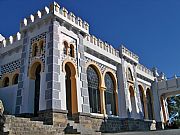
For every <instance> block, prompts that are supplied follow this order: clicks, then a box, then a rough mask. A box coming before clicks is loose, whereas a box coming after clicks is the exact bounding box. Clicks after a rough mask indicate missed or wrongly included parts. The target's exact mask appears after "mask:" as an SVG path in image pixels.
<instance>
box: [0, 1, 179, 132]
mask: <svg viewBox="0 0 180 135" xmlns="http://www.w3.org/2000/svg"><path fill="white" fill-rule="evenodd" d="M0 67H1V68H0V69H1V70H0V75H1V79H0V99H1V100H2V101H3V103H4V106H5V111H6V113H9V114H13V115H21V116H35V117H39V118H40V119H42V120H44V121H45V122H47V123H49V124H52V123H53V124H54V123H55V122H58V118H59V119H69V118H71V119H74V120H75V119H77V118H78V120H79V121H80V122H81V123H83V122H84V123H86V122H85V121H86V120H85V118H84V117H86V118H87V117H88V118H89V119H91V122H92V123H91V124H92V125H93V123H94V121H96V122H97V123H98V122H99V123H100V122H102V121H103V120H104V119H107V120H111V122H112V123H113V121H114V122H116V123H117V121H127V122H128V124H129V126H130V125H131V124H130V123H133V122H134V121H141V122H143V123H144V125H145V123H150V124H147V127H149V128H151V129H155V127H153V125H156V128H163V123H164V122H166V121H167V120H168V111H167V106H166V103H165V102H166V101H165V99H166V97H167V96H168V95H170V94H171V95H172V94H175V92H178V91H177V90H178V88H179V85H180V83H178V82H179V81H180V80H179V79H177V78H176V79H175V80H170V81H167V80H166V79H165V78H163V75H158V74H157V73H156V70H155V69H154V73H153V71H151V70H150V69H147V68H146V67H144V66H143V65H141V64H140V62H139V57H138V56H137V55H136V54H134V53H132V52H131V51H129V50H128V49H127V48H125V47H124V46H121V47H120V48H119V49H118V50H117V49H115V48H113V46H112V45H109V44H107V43H106V42H103V41H101V40H100V39H98V38H96V37H95V36H93V35H90V33H89V25H88V23H87V22H85V21H83V20H81V18H79V17H76V16H75V15H74V14H73V13H71V12H70V13H69V12H68V11H67V10H66V9H65V8H64V7H62V8H61V7H60V5H59V4H58V3H56V2H54V3H53V4H51V5H50V6H49V7H45V9H43V10H39V11H38V12H37V13H36V14H31V15H30V16H29V17H28V18H24V20H23V21H21V25H20V31H19V32H18V33H17V34H15V35H13V36H10V37H9V38H6V39H4V38H3V37H2V36H0ZM166 84H168V85H166ZM175 87H176V89H174V88H175ZM169 88H171V89H172V90H171V92H172V93H169ZM166 90H167V91H166ZM173 90H174V91H175V92H174V91H173ZM54 114H56V115H54ZM62 116H65V117H63V118H62ZM66 116H67V117H66ZM112 123H111V124H112ZM142 125H143V124H142V123H141V124H139V129H141V128H142V129H143V128H144V127H142ZM114 126H119V125H117V124H114ZM131 127H132V128H133V126H132V125H131ZM96 128H97V129H96V130H100V127H98V126H97V127H96ZM105 130H107V131H108V130H110V129H108V128H107V129H105Z"/></svg>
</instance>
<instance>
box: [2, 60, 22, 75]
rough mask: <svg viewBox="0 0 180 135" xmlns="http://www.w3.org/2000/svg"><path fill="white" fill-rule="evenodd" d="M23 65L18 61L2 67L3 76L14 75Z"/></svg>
mask: <svg viewBox="0 0 180 135" xmlns="http://www.w3.org/2000/svg"><path fill="white" fill-rule="evenodd" d="M20 65H21V60H20V59H19V60H16V61H12V62H10V63H8V64H5V65H2V66H1V74H2V75H3V74H6V73H12V72H14V71H15V70H17V69H19V68H20Z"/></svg>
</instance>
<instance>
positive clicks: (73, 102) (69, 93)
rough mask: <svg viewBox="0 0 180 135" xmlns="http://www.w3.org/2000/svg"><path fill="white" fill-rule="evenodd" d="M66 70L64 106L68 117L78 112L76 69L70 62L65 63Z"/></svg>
mask: <svg viewBox="0 0 180 135" xmlns="http://www.w3.org/2000/svg"><path fill="white" fill-rule="evenodd" d="M65 72H66V81H65V83H66V107H67V110H68V114H67V116H68V117H69V118H70V117H72V116H73V114H75V113H78V104H77V90H76V77H75V75H76V70H75V67H74V65H73V64H72V63H70V62H67V63H66V64H65Z"/></svg>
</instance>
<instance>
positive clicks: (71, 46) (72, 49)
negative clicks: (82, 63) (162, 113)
mask: <svg viewBox="0 0 180 135" xmlns="http://www.w3.org/2000/svg"><path fill="white" fill-rule="evenodd" d="M70 56H71V57H73V58H74V45H73V44H70Z"/></svg>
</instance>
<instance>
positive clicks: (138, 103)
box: [133, 65, 144, 119]
mask: <svg viewBox="0 0 180 135" xmlns="http://www.w3.org/2000/svg"><path fill="white" fill-rule="evenodd" d="M133 73H134V79H135V81H134V83H135V84H134V85H135V89H134V92H135V102H136V103H135V104H136V112H135V113H136V117H137V118H140V119H143V118H144V114H143V110H142V105H141V98H140V94H139V93H140V92H139V87H138V81H137V73H136V66H135V65H133ZM138 113H139V116H138Z"/></svg>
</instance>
